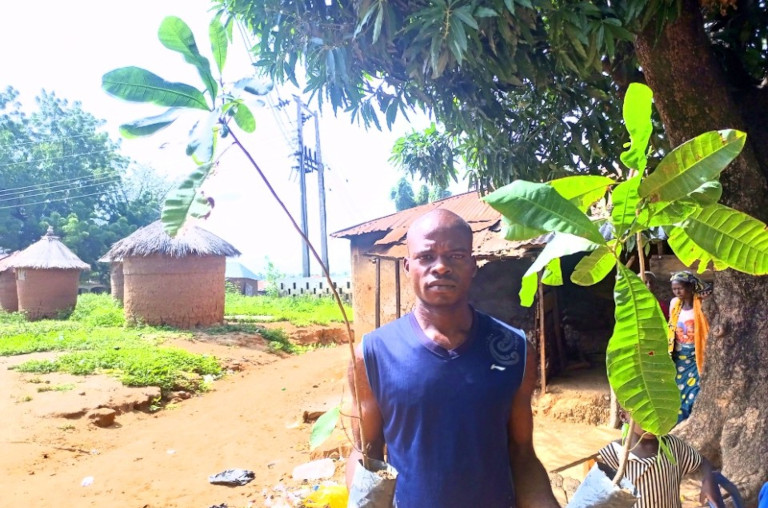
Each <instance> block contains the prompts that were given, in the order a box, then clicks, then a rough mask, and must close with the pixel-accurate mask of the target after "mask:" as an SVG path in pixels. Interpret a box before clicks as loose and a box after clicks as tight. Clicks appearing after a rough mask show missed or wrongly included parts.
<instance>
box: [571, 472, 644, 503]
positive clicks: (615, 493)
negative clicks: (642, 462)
mask: <svg viewBox="0 0 768 508" xmlns="http://www.w3.org/2000/svg"><path fill="white" fill-rule="evenodd" d="M637 499H638V496H637V489H635V486H634V485H632V483H631V482H630V481H629V480H627V479H626V478H622V479H621V481H620V482H619V485H614V484H613V481H612V480H611V478H609V477H608V476H607V475H606V474H605V472H604V471H603V470H602V469H600V467H598V465H597V464H595V465H594V466H592V469H590V470H589V473H588V474H587V477H586V478H584V481H583V482H581V485H579V488H578V489H577V490H576V492H575V493H574V494H573V498H572V499H571V502H570V503H568V505H567V506H566V507H565V508H631V507H632V506H635V503H637Z"/></svg>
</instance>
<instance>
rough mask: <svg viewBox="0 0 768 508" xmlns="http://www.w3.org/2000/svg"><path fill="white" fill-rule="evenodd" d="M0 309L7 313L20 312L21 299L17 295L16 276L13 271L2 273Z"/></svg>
mask: <svg viewBox="0 0 768 508" xmlns="http://www.w3.org/2000/svg"><path fill="white" fill-rule="evenodd" d="M0 309H1V310H4V311H5V312H16V311H17V310H19V297H18V296H17V294H16V274H15V273H14V272H13V269H10V268H9V269H7V270H4V271H2V272H0Z"/></svg>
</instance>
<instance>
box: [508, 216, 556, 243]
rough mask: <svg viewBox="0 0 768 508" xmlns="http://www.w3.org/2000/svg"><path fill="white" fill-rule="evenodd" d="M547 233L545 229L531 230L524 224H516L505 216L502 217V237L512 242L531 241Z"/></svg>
mask: <svg viewBox="0 0 768 508" xmlns="http://www.w3.org/2000/svg"><path fill="white" fill-rule="evenodd" d="M546 233H547V232H546V231H544V230H543V229H536V228H529V227H526V226H523V225H522V224H515V223H514V222H512V221H510V220H509V219H507V218H506V217H504V216H503V215H502V216H501V236H503V237H504V238H506V239H507V240H509V241H511V242H517V241H523V240H531V239H533V238H536V237H538V236H541V235H544V234H546Z"/></svg>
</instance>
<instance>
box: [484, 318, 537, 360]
mask: <svg viewBox="0 0 768 508" xmlns="http://www.w3.org/2000/svg"><path fill="white" fill-rule="evenodd" d="M478 316H479V319H481V320H482V321H484V322H485V323H484V324H483V335H484V339H485V343H486V344H487V347H488V351H489V352H490V354H491V356H492V357H493V359H494V361H495V362H496V363H498V364H499V365H501V366H504V367H509V366H513V365H517V364H519V363H521V362H522V363H523V364H524V363H525V356H526V350H527V349H526V348H527V346H526V337H525V333H524V332H523V331H522V330H520V329H519V328H515V327H514V326H512V325H509V324H507V323H505V322H503V321H501V320H499V319H496V318H494V317H492V316H489V315H488V314H483V313H480V312H478Z"/></svg>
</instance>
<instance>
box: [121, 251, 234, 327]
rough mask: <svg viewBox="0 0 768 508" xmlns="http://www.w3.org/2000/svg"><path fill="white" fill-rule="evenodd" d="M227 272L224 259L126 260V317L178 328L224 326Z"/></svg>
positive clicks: (157, 258)
mask: <svg viewBox="0 0 768 508" xmlns="http://www.w3.org/2000/svg"><path fill="white" fill-rule="evenodd" d="M225 270H226V262H225V258H224V257H223V256H207V257H196V256H189V257H185V258H170V257H166V256H160V255H154V256H148V257H129V258H125V259H124V260H123V277H124V280H125V285H124V288H125V289H124V297H125V300H124V309H125V318H126V320H127V321H128V322H142V323H146V324H152V325H170V326H176V327H178V328H194V327H198V326H211V325H214V324H218V323H221V322H222V321H224V272H225Z"/></svg>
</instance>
